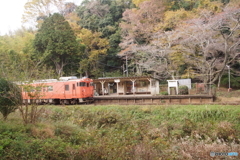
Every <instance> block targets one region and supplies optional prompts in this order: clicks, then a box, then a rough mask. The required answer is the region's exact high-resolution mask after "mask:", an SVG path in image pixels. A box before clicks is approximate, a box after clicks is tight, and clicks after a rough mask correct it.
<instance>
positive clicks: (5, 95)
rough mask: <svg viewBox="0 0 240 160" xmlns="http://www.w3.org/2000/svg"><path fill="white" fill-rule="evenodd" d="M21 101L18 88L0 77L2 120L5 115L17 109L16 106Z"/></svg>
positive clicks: (0, 110)
mask: <svg viewBox="0 0 240 160" xmlns="http://www.w3.org/2000/svg"><path fill="white" fill-rule="evenodd" d="M21 102H22V95H21V90H20V88H19V87H18V86H17V85H15V84H13V83H11V82H8V81H7V80H5V79H2V78H0V112H1V113H2V115H3V118H4V120H6V119H7V116H8V115H9V114H10V113H11V112H14V111H15V110H16V109H17V106H18V105H20V104H21Z"/></svg>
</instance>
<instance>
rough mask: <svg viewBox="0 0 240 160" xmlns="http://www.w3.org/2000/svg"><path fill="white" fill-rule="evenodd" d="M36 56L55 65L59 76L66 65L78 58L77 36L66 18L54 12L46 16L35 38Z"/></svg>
mask: <svg viewBox="0 0 240 160" xmlns="http://www.w3.org/2000/svg"><path fill="white" fill-rule="evenodd" d="M34 48H35V50H36V53H35V56H36V57H38V58H39V59H44V60H45V62H48V65H50V66H54V67H55V69H56V72H57V75H58V76H62V75H63V74H64V67H66V66H67V65H70V63H71V60H72V59H75V58H77V54H78V52H79V45H78V43H77V41H76V36H75V35H74V32H73V30H72V29H71V27H70V25H69V23H68V22H67V21H66V20H65V18H64V17H63V16H62V15H60V14H58V13H54V14H53V15H51V16H49V17H48V18H46V19H45V20H44V22H43V24H42V26H41V28H40V29H39V30H38V33H37V34H36V37H35V39H34Z"/></svg>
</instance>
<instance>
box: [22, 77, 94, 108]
mask: <svg viewBox="0 0 240 160" xmlns="http://www.w3.org/2000/svg"><path fill="white" fill-rule="evenodd" d="M93 94H94V86H93V80H92V79H89V78H86V77H84V78H81V79H77V77H75V76H72V77H61V78H60V79H59V80H57V79H46V80H38V81H34V82H33V83H30V84H28V83H27V84H24V85H22V97H23V103H24V104H26V103H33V102H36V103H39V104H80V103H90V102H92V101H93Z"/></svg>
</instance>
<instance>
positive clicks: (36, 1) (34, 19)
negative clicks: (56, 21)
mask: <svg viewBox="0 0 240 160" xmlns="http://www.w3.org/2000/svg"><path fill="white" fill-rule="evenodd" d="M64 6H65V0H30V1H28V2H27V3H26V4H25V5H24V13H23V16H22V21H23V23H28V24H31V25H32V26H34V27H36V26H37V25H38V27H40V26H41V24H42V23H43V21H44V19H45V18H46V17H48V16H49V15H50V14H52V13H54V12H59V13H60V12H62V11H63V10H64Z"/></svg>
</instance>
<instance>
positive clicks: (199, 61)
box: [178, 8, 240, 84]
mask: <svg viewBox="0 0 240 160" xmlns="http://www.w3.org/2000/svg"><path fill="white" fill-rule="evenodd" d="M239 33H240V11H239V9H235V8H225V10H224V12H222V13H219V14H215V15H212V14H211V13H209V14H208V15H207V16H206V15H205V16H203V17H202V18H198V19H193V20H191V21H188V24H187V25H184V26H183V27H182V29H179V30H178V35H179V37H178V39H179V44H180V45H181V47H182V52H184V54H185V56H184V58H185V62H186V63H187V64H189V65H190V66H191V67H193V68H195V73H196V74H198V75H199V76H200V77H198V78H199V79H201V80H203V82H204V83H206V84H212V83H215V82H216V81H217V80H220V79H221V76H222V74H223V73H224V71H225V68H226V65H231V64H234V63H235V61H237V60H238V59H239V54H240V52H239V51H240V47H239V45H240V40H239Z"/></svg>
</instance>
